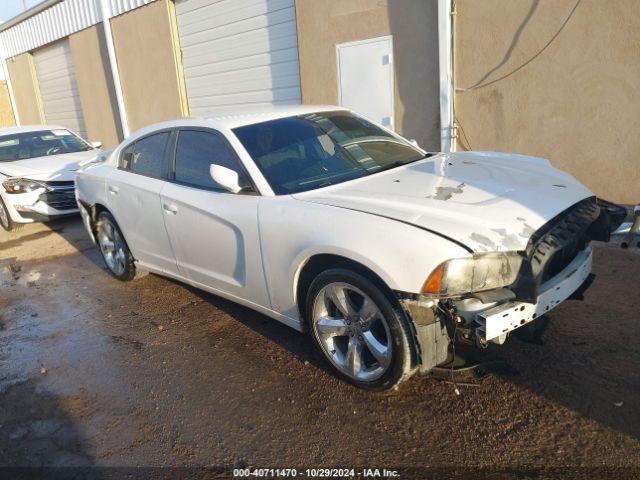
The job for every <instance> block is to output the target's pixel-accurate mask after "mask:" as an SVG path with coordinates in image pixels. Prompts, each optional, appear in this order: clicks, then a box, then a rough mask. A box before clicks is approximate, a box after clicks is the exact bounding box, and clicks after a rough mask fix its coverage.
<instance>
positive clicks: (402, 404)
mask: <svg viewBox="0 0 640 480" xmlns="http://www.w3.org/2000/svg"><path fill="white" fill-rule="evenodd" d="M595 273H596V274H597V278H596V281H595V283H594V285H593V286H592V288H591V289H590V290H589V291H588V292H587V293H586V298H585V300H584V301H582V302H579V301H568V302H565V303H563V304H562V305H560V306H559V307H558V308H557V309H556V310H554V311H553V312H552V315H551V322H550V325H549V327H548V329H547V331H546V333H545V336H544V344H543V345H537V344H532V343H524V342H522V341H520V340H518V339H515V338H512V339H510V340H509V341H508V342H507V344H506V345H505V346H504V347H502V348H491V349H489V350H490V351H489V352H487V355H493V356H498V357H500V358H502V359H504V361H505V362H506V363H507V364H508V366H509V367H510V368H509V369H508V370H507V371H504V372H497V373H493V374H490V375H488V376H485V377H483V378H480V379H473V380H472V381H470V382H471V383H474V384H475V385H472V386H466V385H465V386H461V387H460V388H461V391H462V395H461V396H459V397H457V396H456V395H455V394H454V391H453V386H452V385H451V384H450V383H446V382H444V381H442V380H438V379H436V378H434V377H433V376H414V377H413V378H412V379H411V380H409V381H408V382H407V383H406V384H404V385H403V386H402V387H401V388H400V389H399V390H397V391H393V392H391V393H388V394H371V393H367V392H364V391H359V390H357V389H355V388H352V387H351V386H349V385H347V384H345V383H342V382H340V381H338V380H337V379H336V378H335V377H333V376H332V375H331V373H330V372H329V371H328V370H327V367H326V366H325V364H324V363H323V362H322V361H321V359H320V357H318V356H317V355H316V354H315V353H314V351H313V349H312V347H311V343H310V342H309V341H308V340H307V338H306V337H305V336H304V335H302V334H299V333H297V332H295V331H293V330H291V329H289V328H287V327H285V326H282V325H280V324H278V323H277V322H275V321H272V320H270V319H268V318H266V317H264V316H262V315H260V314H258V313H255V312H253V311H251V310H248V309H246V308H243V307H240V306H237V305H234V304H232V303H230V302H227V301H225V300H222V299H220V298H217V297H215V296H213V295H209V294H206V293H203V292H200V291H197V290H194V289H191V288H189V287H186V286H184V285H181V284H179V283H176V282H173V281H170V280H167V279H164V278H161V277H157V276H154V275H149V276H147V277H144V278H142V279H139V280H136V281H134V282H130V283H120V282H118V281H116V280H115V279H113V278H112V277H110V276H109V275H108V274H107V273H106V271H105V270H104V267H103V264H102V261H101V259H100V257H99V252H98V251H97V250H96V249H95V248H94V247H93V246H92V245H91V243H90V242H89V240H88V237H87V236H86V234H85V232H84V230H83V227H82V225H81V222H80V221H79V220H78V219H77V218H72V219H67V220H63V221H57V222H54V223H51V224H48V225H32V226H28V227H26V228H25V229H24V230H22V231H21V232H18V233H12V234H6V233H5V232H0V466H39V465H54V466H90V465H99V466H176V467H180V466H209V467H213V468H214V469H216V468H217V469H220V470H222V469H228V468H232V467H274V468H275V467H280V468H285V467H297V468H300V467H303V466H304V467H321V466H322V467H330V466H344V467H377V468H383V467H395V468H398V467H450V466H456V467H461V468H463V467H474V468H477V467H486V468H507V469H520V468H545V469H546V468H553V467H567V466H570V467H587V468H586V470H585V472H588V471H589V470H588V469H589V468H595V467H600V468H601V467H607V468H610V469H614V468H618V467H620V470H619V472H631V471H634V472H638V471H639V470H637V469H639V468H640V328H639V326H640V325H639V322H638V318H639V312H640V294H639V292H640V288H639V281H640V250H639V249H636V250H631V251H624V250H621V249H619V248H618V247H616V246H615V245H606V246H603V245H600V246H597V247H596V255H595Z"/></svg>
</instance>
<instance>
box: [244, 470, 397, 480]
mask: <svg viewBox="0 0 640 480" xmlns="http://www.w3.org/2000/svg"><path fill="white" fill-rule="evenodd" d="M233 476H234V477H236V478H249V477H258V478H260V477H262V478H277V477H280V478H295V477H310V478H358V477H360V478H398V477H400V473H399V472H398V471H397V470H388V469H386V468H361V469H355V468H305V469H300V470H298V469H295V468H234V469H233Z"/></svg>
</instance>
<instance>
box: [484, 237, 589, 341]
mask: <svg viewBox="0 0 640 480" xmlns="http://www.w3.org/2000/svg"><path fill="white" fill-rule="evenodd" d="M592 259H593V251H592V249H591V247H587V248H586V249H585V250H583V251H582V252H581V253H580V254H578V256H576V258H575V259H574V260H573V261H572V262H571V263H570V264H569V265H568V266H567V267H566V268H565V269H564V270H563V271H562V272H560V274H558V275H556V276H555V277H553V278H552V279H550V280H549V281H547V282H546V283H544V284H543V285H542V287H541V289H540V290H541V293H540V295H538V297H537V299H536V302H535V303H530V302H521V301H510V302H506V303H503V304H500V305H497V306H495V307H491V308H489V309H487V310H484V311H482V312H480V313H478V314H477V315H476V322H477V323H479V324H480V326H479V327H478V328H477V329H476V334H477V335H478V336H479V338H480V339H481V340H482V341H489V340H493V339H494V338H497V337H500V336H501V335H506V334H507V333H509V332H511V331H513V330H515V329H517V328H519V327H522V326H524V325H526V324H527V323H529V322H532V321H533V320H535V319H536V318H538V317H540V316H542V315H544V314H546V313H547V312H549V310H551V309H552V308H554V307H555V306H557V305H558V304H560V303H561V302H563V301H564V300H566V299H567V298H569V297H570V296H571V295H572V294H573V293H574V292H575V291H576V290H578V289H579V288H580V286H582V285H583V284H584V283H585V281H587V279H588V278H589V275H590V274H591V265H592Z"/></svg>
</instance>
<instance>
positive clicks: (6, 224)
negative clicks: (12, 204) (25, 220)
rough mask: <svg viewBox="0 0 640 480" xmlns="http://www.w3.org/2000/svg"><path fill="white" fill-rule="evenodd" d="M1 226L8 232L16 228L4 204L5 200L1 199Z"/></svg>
mask: <svg viewBox="0 0 640 480" xmlns="http://www.w3.org/2000/svg"><path fill="white" fill-rule="evenodd" d="M0 226H2V228H4V229H5V230H6V231H7V232H10V231H11V230H13V229H14V227H15V223H14V222H13V220H11V215H9V210H7V206H6V205H5V204H4V200H2V198H0Z"/></svg>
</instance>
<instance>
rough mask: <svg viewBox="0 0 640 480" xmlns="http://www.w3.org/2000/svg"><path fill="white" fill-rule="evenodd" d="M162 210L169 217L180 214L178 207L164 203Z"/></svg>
mask: <svg viewBox="0 0 640 480" xmlns="http://www.w3.org/2000/svg"><path fill="white" fill-rule="evenodd" d="M162 209H163V210H164V211H165V213H166V214H168V215H175V214H176V213H178V207H176V206H175V205H167V204H166V203H164V204H162Z"/></svg>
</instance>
